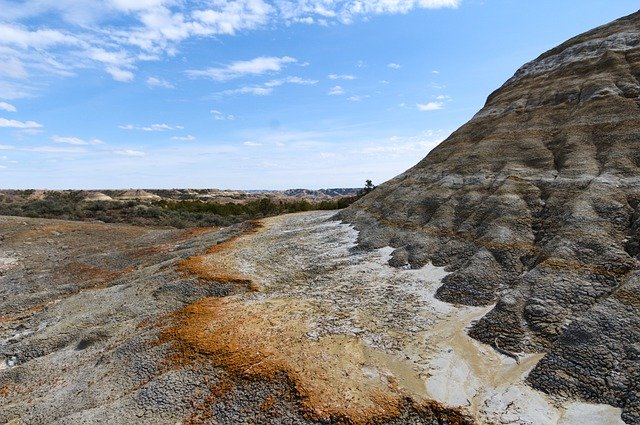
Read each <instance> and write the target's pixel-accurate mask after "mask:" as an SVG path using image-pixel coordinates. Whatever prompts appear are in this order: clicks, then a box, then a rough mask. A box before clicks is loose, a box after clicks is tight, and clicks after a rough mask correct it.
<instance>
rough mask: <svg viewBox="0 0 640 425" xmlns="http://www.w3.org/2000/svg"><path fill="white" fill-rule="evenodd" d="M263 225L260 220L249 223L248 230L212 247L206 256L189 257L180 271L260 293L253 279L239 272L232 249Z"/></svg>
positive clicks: (182, 262) (209, 280) (181, 265)
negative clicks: (243, 237) (245, 236)
mask: <svg viewBox="0 0 640 425" xmlns="http://www.w3.org/2000/svg"><path fill="white" fill-rule="evenodd" d="M262 227H263V224H262V223H261V222H260V221H258V220H253V221H250V222H248V223H247V225H246V228H245V229H244V230H243V231H242V232H241V233H240V234H239V235H236V236H233V237H231V238H229V239H227V240H226V241H224V242H222V243H219V244H217V245H214V246H212V247H211V248H209V249H208V250H207V252H206V253H205V254H204V255H197V256H193V257H189V258H187V259H186V260H183V261H181V262H180V263H179V265H178V269H179V270H180V271H182V272H185V273H190V274H194V275H196V276H198V277H199V278H200V279H203V280H206V281H208V282H219V283H232V284H236V285H242V286H245V287H246V288H247V289H248V290H250V291H254V292H255V291H258V290H259V287H258V286H257V285H256V284H255V282H253V281H252V280H251V279H248V278H247V277H246V276H244V275H242V274H241V273H240V272H238V271H237V267H236V264H235V261H234V260H235V259H234V256H233V254H232V252H231V249H232V248H234V247H235V246H236V245H237V244H238V243H239V241H240V240H241V237H242V236H244V235H248V234H252V233H256V232H258V231H260V229H261V228H262Z"/></svg>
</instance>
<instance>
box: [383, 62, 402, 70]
mask: <svg viewBox="0 0 640 425" xmlns="http://www.w3.org/2000/svg"><path fill="white" fill-rule="evenodd" d="M387 67H389V68H391V69H400V68H402V66H401V65H399V64H397V63H390V64H387Z"/></svg>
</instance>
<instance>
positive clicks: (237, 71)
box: [187, 56, 296, 81]
mask: <svg viewBox="0 0 640 425" xmlns="http://www.w3.org/2000/svg"><path fill="white" fill-rule="evenodd" d="M294 62H296V59H294V58H292V57H289V56H283V57H274V56H260V57H257V58H255V59H251V60H248V61H236V62H232V63H230V64H229V65H227V66H225V67H222V68H208V69H203V70H188V71H187V74H188V75H189V76H191V77H208V78H211V79H213V80H216V81H227V80H231V79H234V78H240V77H243V76H246V75H253V76H255V75H262V74H265V73H267V72H279V71H280V70H282V68H284V67H285V66H286V65H287V64H290V63H294Z"/></svg>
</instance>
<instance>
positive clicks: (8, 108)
mask: <svg viewBox="0 0 640 425" xmlns="http://www.w3.org/2000/svg"><path fill="white" fill-rule="evenodd" d="M0 109H2V110H3V111H7V112H17V111H18V110H17V109H16V107H15V106H13V105H11V104H9V103H7V102H0Z"/></svg>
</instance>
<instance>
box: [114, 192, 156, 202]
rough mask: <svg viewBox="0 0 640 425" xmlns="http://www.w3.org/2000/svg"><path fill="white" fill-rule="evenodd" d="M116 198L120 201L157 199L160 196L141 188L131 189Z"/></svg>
mask: <svg viewBox="0 0 640 425" xmlns="http://www.w3.org/2000/svg"><path fill="white" fill-rule="evenodd" d="M116 199H119V200H122V201H159V200H161V199H162V198H161V197H160V196H158V195H154V194H153V193H149V192H147V191H145V190H142V189H131V190H127V191H126V192H124V193H122V194H120V195H119V196H117V197H116Z"/></svg>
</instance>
